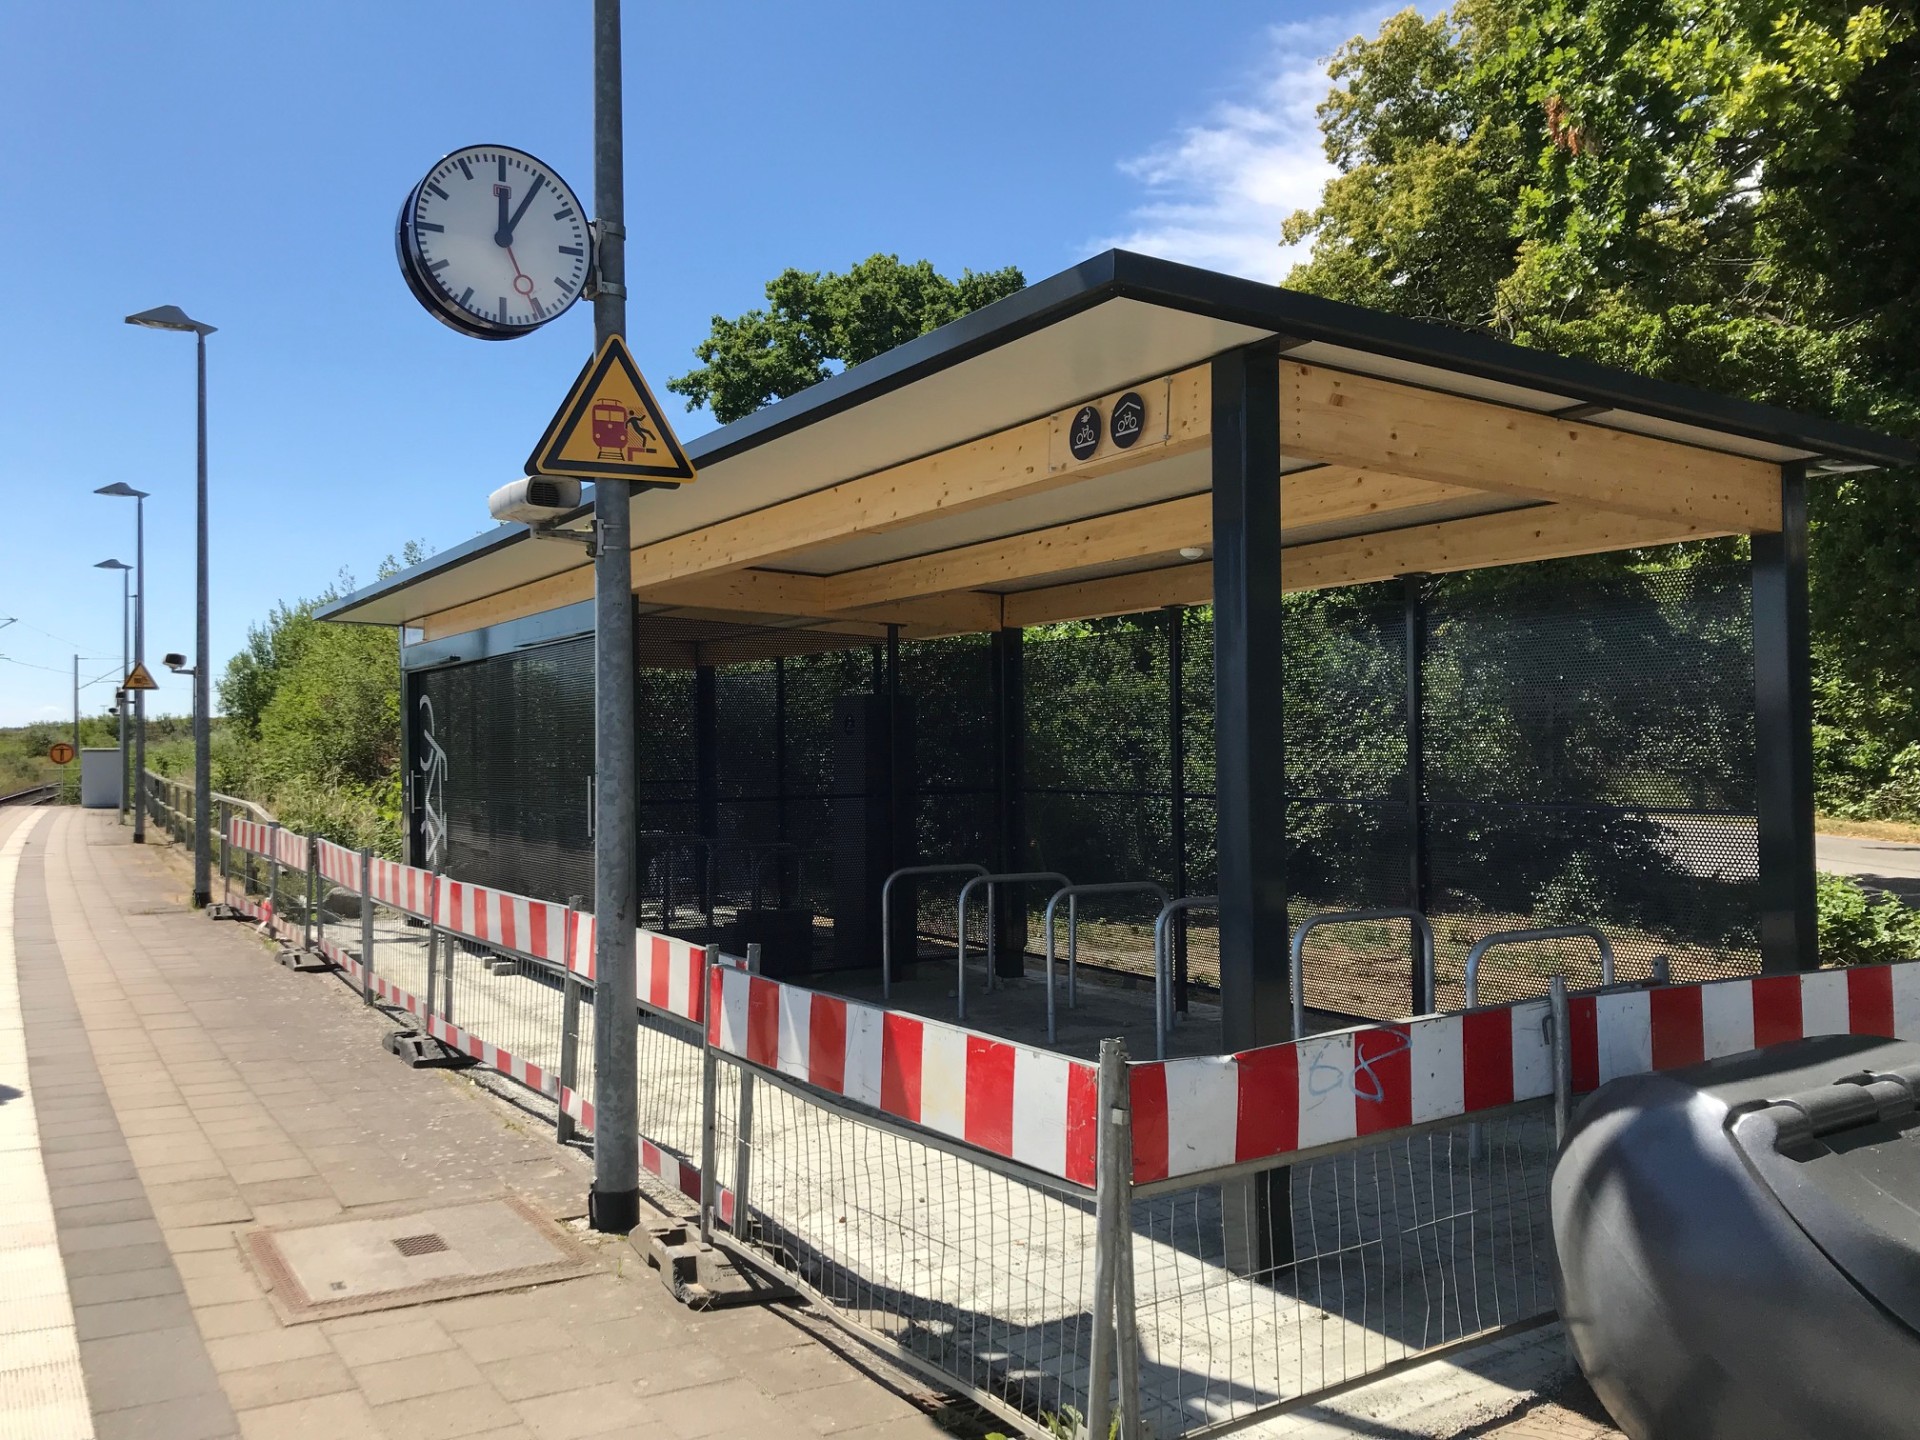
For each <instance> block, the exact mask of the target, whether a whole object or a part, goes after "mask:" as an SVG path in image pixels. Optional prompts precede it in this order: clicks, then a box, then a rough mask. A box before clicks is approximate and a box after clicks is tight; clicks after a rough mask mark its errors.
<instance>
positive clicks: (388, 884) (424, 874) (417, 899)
mask: <svg viewBox="0 0 1920 1440" xmlns="http://www.w3.org/2000/svg"><path fill="white" fill-rule="evenodd" d="M371 878H372V884H373V898H374V899H375V900H377V901H379V902H380V903H381V904H382V905H386V906H389V907H391V908H392V909H395V910H404V911H406V912H407V913H408V914H409V915H417V916H419V917H420V918H421V919H422V920H430V919H432V918H433V882H434V876H433V873H432V872H431V871H429V870H421V869H419V868H418V867H416V866H413V865H402V864H401V863H400V862H399V861H398V860H375V861H374V862H373V874H372V877H371Z"/></svg>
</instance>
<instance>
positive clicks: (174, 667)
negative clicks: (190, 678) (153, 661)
mask: <svg viewBox="0 0 1920 1440" xmlns="http://www.w3.org/2000/svg"><path fill="white" fill-rule="evenodd" d="M160 663H161V664H162V665H164V666H166V667H167V669H169V670H171V671H173V673H174V674H176V675H191V674H193V670H192V669H191V667H189V666H188V664H187V657H186V656H184V655H182V654H180V653H178V652H177V651H176V652H172V653H169V654H166V655H163V656H161V657H160Z"/></svg>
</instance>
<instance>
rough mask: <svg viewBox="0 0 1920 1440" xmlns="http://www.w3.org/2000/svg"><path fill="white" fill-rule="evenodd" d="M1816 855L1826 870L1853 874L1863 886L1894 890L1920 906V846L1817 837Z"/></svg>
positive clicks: (1910, 903)
mask: <svg viewBox="0 0 1920 1440" xmlns="http://www.w3.org/2000/svg"><path fill="white" fill-rule="evenodd" d="M1813 853H1814V863H1815V864H1816V865H1818V866H1819V867H1820V868H1821V869H1822V870H1825V871H1828V872H1830V873H1832V874H1836V875H1851V876H1852V877H1853V878H1854V879H1856V880H1858V881H1859V882H1860V883H1861V884H1863V885H1871V886H1874V887H1875V888H1877V889H1881V890H1888V891H1891V892H1892V893H1894V894H1896V895H1898V896H1900V898H1901V899H1903V900H1905V901H1906V902H1907V903H1908V904H1909V905H1914V906H1920V845H1904V844H1901V843H1900V842H1899V841H1896V840H1863V839H1860V838H1859V837H1857V836H1853V835H1817V836H1815V837H1814V842H1813Z"/></svg>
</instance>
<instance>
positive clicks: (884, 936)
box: [793, 846, 987, 1013]
mask: <svg viewBox="0 0 1920 1440" xmlns="http://www.w3.org/2000/svg"><path fill="white" fill-rule="evenodd" d="M793 859H794V872H795V878H796V883H797V884H798V885H799V886H800V891H801V894H802V895H804V894H805V893H806V888H807V880H806V854H805V852H804V851H802V850H801V849H800V848H799V847H798V846H794V847H793ZM986 873H987V867H986V866H984V865H975V864H973V863H972V862H970V861H960V862H957V863H954V864H942V865H902V866H901V867H900V868H899V869H898V870H895V871H894V872H893V873H892V874H890V875H888V876H887V878H886V879H885V880H883V881H882V882H881V884H880V998H881V999H882V1000H886V999H889V998H891V996H892V994H893V909H892V906H893V882H894V881H896V880H898V879H901V878H902V877H903V876H907V875H984V874H986ZM914 933H915V934H916V935H918V934H919V927H918V925H916V926H915V927H914ZM916 958H917V949H916ZM963 1013H964V1012H963Z"/></svg>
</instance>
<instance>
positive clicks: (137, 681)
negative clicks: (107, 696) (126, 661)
mask: <svg viewBox="0 0 1920 1440" xmlns="http://www.w3.org/2000/svg"><path fill="white" fill-rule="evenodd" d="M120 688H121V689H122V690H158V689H159V688H160V687H159V686H158V685H156V684H154V683H153V676H152V675H151V674H149V673H148V672H147V667H146V666H144V665H142V664H140V663H139V662H138V661H135V662H134V666H133V669H131V670H129V671H128V672H127V683H126V684H124V685H122V686H121V687H120Z"/></svg>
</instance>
